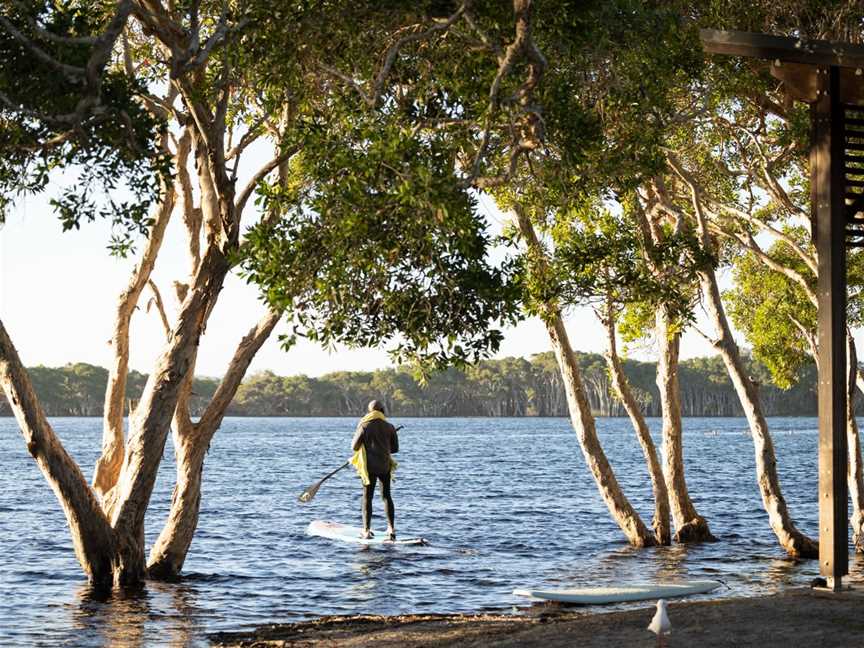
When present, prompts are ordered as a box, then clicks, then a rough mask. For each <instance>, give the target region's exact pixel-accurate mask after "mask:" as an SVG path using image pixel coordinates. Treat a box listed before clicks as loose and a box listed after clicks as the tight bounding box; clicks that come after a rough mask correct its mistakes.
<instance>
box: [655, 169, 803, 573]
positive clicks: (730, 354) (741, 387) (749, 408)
mask: <svg viewBox="0 0 864 648" xmlns="http://www.w3.org/2000/svg"><path fill="white" fill-rule="evenodd" d="M669 162H670V166H671V168H672V169H674V170H675V172H676V173H678V174H679V176H680V178H681V180H682V181H683V182H684V184H685V186H686V187H687V188H688V193H689V194H690V196H689V197H690V200H691V202H690V205H691V209H692V211H691V212H690V218H691V219H692V220H691V222H693V223H694V224H695V226H696V227H697V232H698V234H699V237H700V240H701V243H702V246H703V249H704V250H705V251H706V252H708V253H709V254H710V255H712V256H714V258H716V247H715V244H714V242H713V241H712V239H711V236H710V232H709V228H708V222H707V219H706V215H705V211H704V209H703V203H702V202H701V194H700V193H699V191H698V186H697V185H696V184H695V182H694V181H693V179H692V178H691V176H690V175H689V174H688V173H687V172H686V171H685V170H684V169H683V168H682V167H681V166H680V165H679V164H678V163H677V160H675V158H674V157H670V160H669ZM654 198H655V199H656V202H655V203H654V204H653V205H652V206H651V207H652V208H656V209H659V210H665V211H666V212H667V213H670V214H674V217H678V218H681V217H684V216H685V214H684V213H682V209H681V208H680V207H679V206H678V205H677V204H675V202H674V201H673V200H672V198H671V196H669V195H668V194H667V195H664V194H663V192H658V193H656V194H654ZM700 282H701V286H702V298H703V305H704V307H705V310H706V312H707V313H708V315H709V318H710V320H711V322H712V324H713V325H714V327H715V335H716V336H717V337H716V338H709V340H710V341H711V342H712V343H713V345H714V347H715V348H716V349H717V350H718V351H719V353H720V355H721V357H722V358H723V362H724V364H725V365H726V369H727V371H728V373H729V376H730V378H731V379H732V383H733V385H734V386H735V391H736V392H737V394H738V398H739V400H740V402H741V406H742V408H743V409H744V413H745V416H746V417H747V421H748V423H749V426H750V433H751V437H752V438H753V446H754V451H755V460H756V481H757V484H758V485H759V491H760V494H761V496H762V502H763V506H764V508H765V510H766V512H767V513H768V520H769V524H770V525H771V528H772V530H773V531H774V534H775V535H776V537H777V539H778V541H779V543H780V545H781V546H782V547H783V548H784V549H785V550H786V551H787V552H788V553H789V554H790V555H792V556H796V557H803V558H812V557H816V556H818V546H817V544H816V543H815V542H814V541H813V540H811V539H810V538H808V537H807V536H806V535H804V534H803V533H801V532H800V531H799V530H798V529H797V527H796V526H795V524H794V522H793V520H792V517H791V515H790V514H789V510H788V507H787V505H786V501H785V498H784V497H783V494H782V492H781V488H780V480H779V476H778V473H777V458H776V454H775V452H774V445H773V442H772V440H771V435H770V431H769V429H768V424H767V421H766V420H765V416H764V414H763V412H762V407H761V403H760V401H759V395H758V392H757V388H756V385H755V384H754V383H753V381H752V379H751V378H750V376H749V373H748V372H747V370H746V368H745V367H744V364H743V362H742V359H741V354H740V351H739V349H738V345H737V343H736V342H735V339H734V337H733V335H732V329H731V327H730V325H729V321H728V319H727V317H726V311H725V309H724V306H723V303H722V301H721V299H720V291H719V289H718V287H717V279H716V275H715V273H714V269H713V268H712V267H710V266H706V267H703V268H702V270H701V271H700Z"/></svg>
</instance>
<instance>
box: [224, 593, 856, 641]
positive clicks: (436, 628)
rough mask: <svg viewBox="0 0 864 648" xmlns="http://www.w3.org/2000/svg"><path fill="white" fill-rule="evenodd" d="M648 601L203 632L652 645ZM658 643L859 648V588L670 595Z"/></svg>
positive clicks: (238, 636) (231, 637)
mask: <svg viewBox="0 0 864 648" xmlns="http://www.w3.org/2000/svg"><path fill="white" fill-rule="evenodd" d="M654 609H655V608H654V603H653V602H647V601H646V602H645V604H644V605H640V606H639V607H638V608H634V609H630V610H623V611H621V610H619V611H613V612H596V611H592V612H585V611H580V610H579V608H574V607H563V606H559V605H555V604H536V605H533V606H530V607H528V608H522V609H520V612H519V613H518V614H501V613H495V614H493V613H490V614H483V613H478V614H408V615H396V616H378V615H344V616H324V617H319V618H317V619H313V620H310V621H301V622H297V623H285V624H279V623H274V624H268V625H265V626H261V627H259V628H256V629H255V630H252V631H246V632H221V633H217V634H213V635H210V637H209V638H210V640H211V642H212V643H213V644H214V645H216V646H225V647H228V646H231V647H235V646H236V647H241V646H242V647H244V648H251V647H253V646H254V647H255V648H265V647H266V648H269V647H275V646H292V647H296V648H301V647H302V648H315V647H319V646H320V647H322V648H323V647H324V646H344V647H346V648H354V647H359V646H367V645H375V646H376V648H377V647H387V648H396V647H397V646H400V647H404V648H420V647H421V646H425V647H427V648H429V647H439V646H441V647H443V646H472V647H480V646H491V645H494V646H504V647H509V648H516V647H517V646H525V647H527V648H559V647H560V648H565V647H566V648H572V647H574V646H578V647H579V648H611V647H617V646H646V647H648V646H655V645H656V639H655V636H654V635H653V634H652V633H651V632H649V631H648V630H647V629H646V628H647V626H648V624H649V623H650V621H651V618H652V617H653V615H654ZM668 610H669V618H670V620H671V622H672V634H671V636H669V637H668V638H667V641H666V646H667V648H676V647H680V648H684V647H685V646H698V647H699V648H714V647H721V646H722V647H733V646H734V647H740V648H773V647H777V648H794V647H795V646H813V647H814V648H815V647H819V648H833V647H835V646H836V647H837V648H840V647H846V646H861V645H864V614H862V613H864V590H862V589H851V590H845V591H843V592H841V593H837V594H835V593H831V592H827V591H820V590H814V589H809V588H794V589H789V590H785V591H783V592H780V593H777V594H772V595H769V596H759V597H752V598H750V597H746V598H744V597H739V598H727V599H710V600H702V601H688V600H686V599H677V600H676V599H672V600H670V601H669V606H668Z"/></svg>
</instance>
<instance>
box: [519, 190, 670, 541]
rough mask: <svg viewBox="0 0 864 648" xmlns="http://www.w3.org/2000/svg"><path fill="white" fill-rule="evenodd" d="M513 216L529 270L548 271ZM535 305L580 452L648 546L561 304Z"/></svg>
mask: <svg viewBox="0 0 864 648" xmlns="http://www.w3.org/2000/svg"><path fill="white" fill-rule="evenodd" d="M516 216H517V219H518V226H519V231H520V233H521V236H522V238H523V239H524V240H525V244H526V246H527V251H528V258H529V268H530V271H531V272H533V273H534V274H536V275H538V276H542V275H544V274H547V273H548V271H549V269H548V265H549V261H548V259H547V253H546V252H545V250H544V249H543V246H542V245H541V243H540V240H539V239H538V238H537V234H536V232H535V230H534V225H533V224H532V223H531V221H530V219H529V218H528V216H527V215H526V214H525V212H524V210H522V209H521V208H520V207H518V206H517V207H516ZM541 281H544V280H541ZM535 308H536V309H537V311H538V312H539V313H540V316H541V318H542V319H543V321H544V323H545V325H546V331H547V333H548V334H549V341H550V343H551V344H552V351H553V352H554V354H555V359H556V361H557V362H558V369H559V371H560V372H561V377H562V379H563V381H564V391H565V394H566V395H567V408H568V410H569V412H570V422H571V424H572V425H573V429H574V431H575V432H576V437H577V438H578V439H579V446H580V447H581V449H582V455H583V457H584V458H585V463H586V464H587V466H588V469H589V471H590V472H591V476H592V477H593V478H594V482H595V483H596V484H597V490H598V491H599V492H600V496H601V497H602V498H603V501H604V503H605V504H606V506H607V508H608V509H609V513H610V514H611V515H612V518H613V519H614V520H615V522H616V523H617V524H618V526H619V527H620V528H621V531H622V532H623V533H624V536H625V537H626V538H627V541H628V542H629V543H630V544H631V545H633V546H635V547H647V546H652V545H655V544H657V539H656V538H655V536H654V534H652V533H651V531H650V530H649V529H648V527H646V526H645V523H644V522H643V521H642V518H641V517H640V516H639V513H638V512H637V511H636V510H635V509H634V508H633V506H632V504H630V501H629V500H628V499H627V497H626V496H625V495H624V492H623V491H622V490H621V486H620V484H619V483H618V480H617V478H616V477H615V473H614V471H613V470H612V466H611V465H610V464H609V460H608V458H607V457H606V453H605V452H604V451H603V447H602V445H601V443H600V439H599V438H598V436H597V429H596V424H595V420H594V416H593V414H592V413H591V407H590V405H589V404H588V398H587V396H586V395H585V389H584V387H583V385H582V379H581V376H580V371H579V364H578V362H577V360H576V356H575V354H574V353H573V348H572V346H571V345H570V339H569V337H568V335H567V329H566V328H565V326H564V318H563V317H562V315H561V309H560V307H559V306H558V305H557V304H555V303H554V302H552V301H543V302H541V303H539V304H536V306H535ZM649 438H650V437H649Z"/></svg>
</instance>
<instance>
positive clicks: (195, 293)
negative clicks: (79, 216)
mask: <svg viewBox="0 0 864 648" xmlns="http://www.w3.org/2000/svg"><path fill="white" fill-rule="evenodd" d="M228 269H229V265H228V260H227V259H226V258H225V256H224V255H223V254H222V252H221V251H220V250H219V249H218V248H216V247H215V246H213V245H211V246H210V247H209V248H208V250H207V252H206V254H205V256H204V258H203V260H202V262H201V267H200V268H199V270H198V273H197V274H196V276H195V281H194V283H193V286H192V287H191V289H190V290H189V294H188V295H187V296H186V299H185V300H184V302H183V305H182V307H181V309H180V313H179V315H178V318H177V324H176V325H175V327H174V329H173V331H172V333H171V339H170V342H169V343H168V345H167V347H166V349H165V350H164V351H163V353H162V356H161V357H160V358H159V360H158V361H157V363H156V367H155V368H154V371H153V373H151V374H150V377H149V378H148V380H147V383H146V385H145V387H144V392H143V394H142V395H141V400H140V401H139V403H138V407H137V408H136V410H135V416H134V417H133V419H132V426H131V427H132V433H131V434H130V436H129V440H128V442H127V444H126V454H125V457H124V459H123V468H122V471H121V475H120V479H119V480H118V482H117V486H116V487H115V488H116V501H117V503H116V506H114V507H113V509H112V510H113V516H112V520H111V522H112V526H113V527H114V529H115V531H116V532H117V534H118V542H119V545H118V557H119V559H118V567H117V571H116V572H115V580H116V581H117V582H118V584H120V585H124V586H125V585H131V584H134V583H137V582H140V580H141V579H142V578H143V577H144V574H145V555H144V546H143V542H140V541H139V540H143V535H144V513H145V512H146V510H147V506H148V504H149V502H150V495H151V494H152V492H153V485H154V484H155V481H156V473H157V471H158V468H159V463H160V462H161V459H162V453H163V452H164V450H165V441H166V439H167V436H168V429H169V427H170V424H171V419H172V417H173V415H174V411H175V408H176V406H177V401H178V399H179V397H180V392H181V385H182V383H183V381H184V379H185V378H186V375H187V374H188V372H189V371H190V370H191V367H192V364H193V362H194V358H195V354H196V353H197V349H198V340H199V338H200V336H201V332H202V329H203V326H204V322H205V317H206V314H207V313H208V312H209V310H210V307H211V306H212V304H213V303H214V302H215V300H216V298H217V296H218V294H219V291H220V290H221V288H222V283H223V282H224V280H225V276H226V275H227V273H228Z"/></svg>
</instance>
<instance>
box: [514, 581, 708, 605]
mask: <svg viewBox="0 0 864 648" xmlns="http://www.w3.org/2000/svg"><path fill="white" fill-rule="evenodd" d="M720 585H721V583H720V582H719V581H713V580H704V581H687V582H686V583H637V584H632V585H619V586H617V587H581V588H577V589H558V590H540V589H515V590H513V594H515V595H516V596H528V597H531V598H535V599H541V600H543V601H555V602H558V603H577V604H579V605H601V604H603V603H624V602H627V601H648V600H653V599H660V598H673V597H676V596H689V595H690V594H705V593H706V592H710V591H712V590H715V589H717V588H718V587H720Z"/></svg>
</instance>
